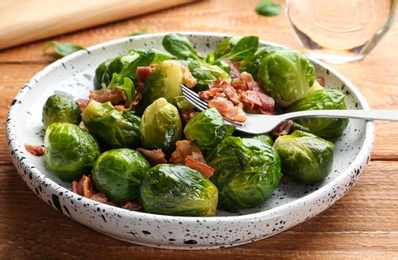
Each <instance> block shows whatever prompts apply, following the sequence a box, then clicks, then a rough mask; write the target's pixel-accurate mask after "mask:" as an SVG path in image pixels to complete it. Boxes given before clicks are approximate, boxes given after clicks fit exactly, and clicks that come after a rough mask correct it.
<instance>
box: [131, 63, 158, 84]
mask: <svg viewBox="0 0 398 260" xmlns="http://www.w3.org/2000/svg"><path fill="white" fill-rule="evenodd" d="M155 68H156V65H152V66H144V67H137V70H136V71H135V77H136V79H137V80H138V81H139V82H141V83H145V81H146V80H147V79H148V77H149V75H151V73H152V71H153V70H154V69H155Z"/></svg>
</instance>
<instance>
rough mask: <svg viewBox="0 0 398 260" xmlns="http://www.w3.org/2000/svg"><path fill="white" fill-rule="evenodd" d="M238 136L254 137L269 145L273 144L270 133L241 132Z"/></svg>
mask: <svg viewBox="0 0 398 260" xmlns="http://www.w3.org/2000/svg"><path fill="white" fill-rule="evenodd" d="M239 137H241V138H254V139H257V140H260V141H263V142H265V143H267V144H269V145H273V144H274V141H275V140H274V138H272V136H271V135H270V134H256V135H252V134H241V135H239Z"/></svg>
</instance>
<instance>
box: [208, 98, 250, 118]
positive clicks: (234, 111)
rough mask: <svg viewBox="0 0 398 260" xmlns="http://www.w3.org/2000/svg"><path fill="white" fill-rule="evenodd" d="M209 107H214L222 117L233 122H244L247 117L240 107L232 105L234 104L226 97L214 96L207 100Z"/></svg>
mask: <svg viewBox="0 0 398 260" xmlns="http://www.w3.org/2000/svg"><path fill="white" fill-rule="evenodd" d="M209 107H210V108H212V107H215V108H216V109H217V110H218V112H220V114H221V115H222V116H223V117H224V118H226V119H228V120H231V121H234V122H245V121H246V119H247V118H246V114H245V112H243V110H242V108H240V107H237V106H234V104H233V103H232V102H231V101H230V100H228V99H226V98H222V97H215V98H213V99H211V100H210V101H209Z"/></svg>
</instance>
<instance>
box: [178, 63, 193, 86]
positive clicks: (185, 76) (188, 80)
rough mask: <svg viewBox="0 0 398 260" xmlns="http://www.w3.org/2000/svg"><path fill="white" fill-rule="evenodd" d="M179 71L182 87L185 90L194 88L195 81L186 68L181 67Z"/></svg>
mask: <svg viewBox="0 0 398 260" xmlns="http://www.w3.org/2000/svg"><path fill="white" fill-rule="evenodd" d="M181 71H182V78H183V82H184V85H185V86H186V87H187V88H193V87H195V85H196V83H197V80H196V79H195V78H194V77H193V76H192V74H191V72H190V71H189V70H188V68H187V67H185V66H181Z"/></svg>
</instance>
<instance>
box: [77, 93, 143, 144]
mask: <svg viewBox="0 0 398 260" xmlns="http://www.w3.org/2000/svg"><path fill="white" fill-rule="evenodd" d="M82 119H83V123H84V125H85V126H86V127H87V129H88V130H89V131H90V133H91V134H92V135H94V136H95V137H96V138H97V139H98V141H99V142H100V143H101V146H102V148H104V149H107V150H109V149H114V148H137V147H139V146H140V144H141V143H140V136H139V127H140V123H141V118H140V117H138V116H136V115H134V114H133V113H132V112H131V111H119V110H117V109H115V107H114V106H113V105H112V104H111V103H110V102H106V103H100V102H97V101H95V100H92V101H91V102H90V103H89V104H88V105H87V107H86V108H85V109H84V111H83V113H82Z"/></svg>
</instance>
